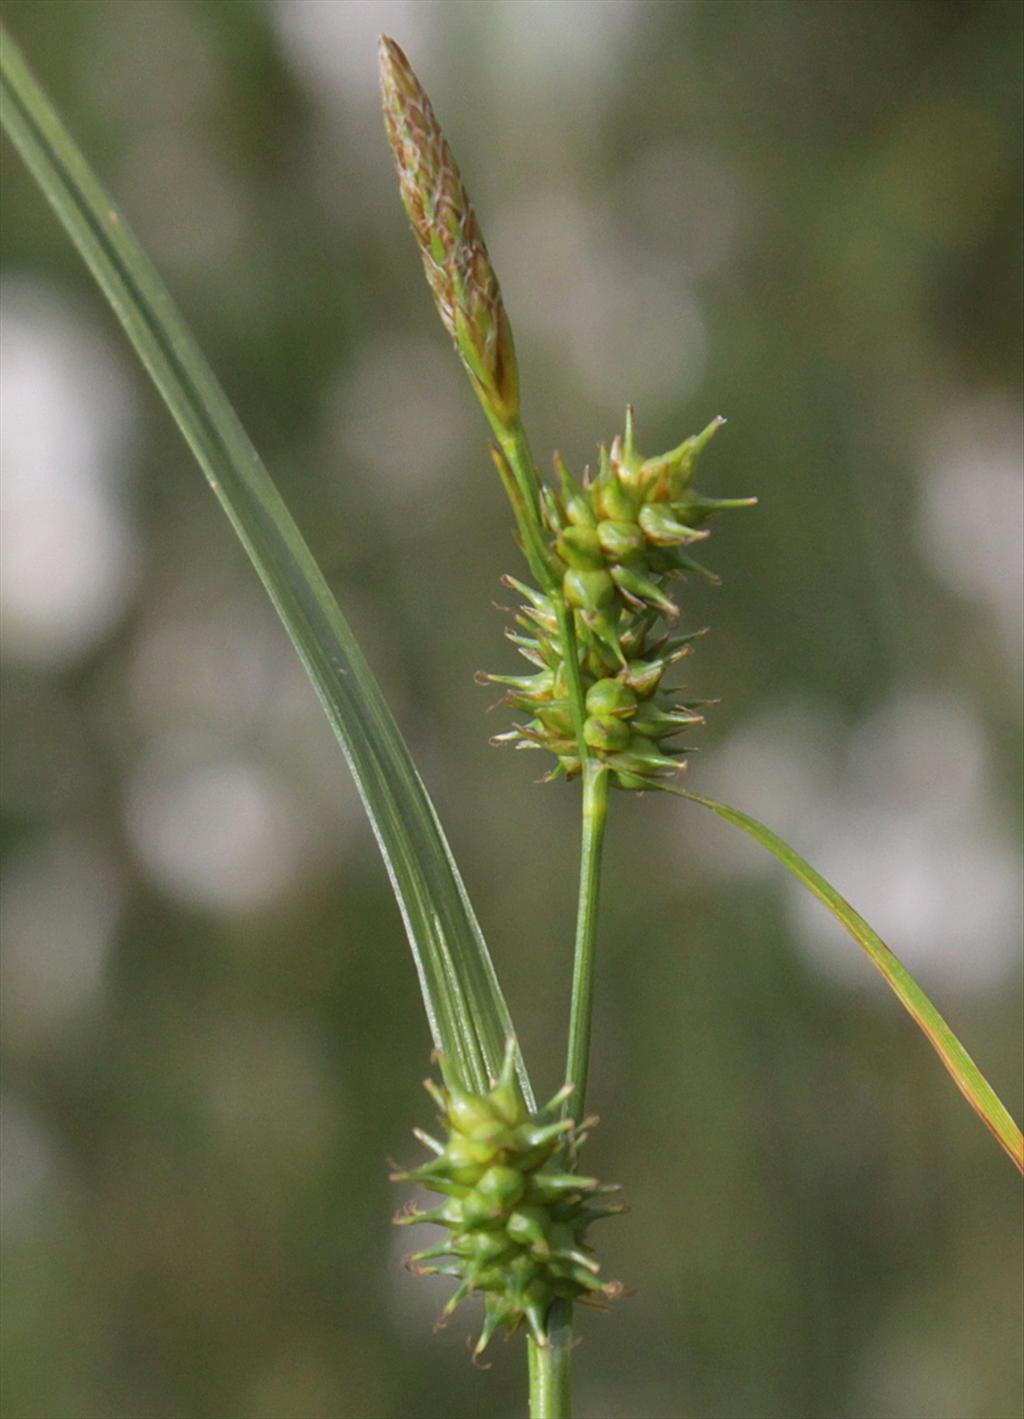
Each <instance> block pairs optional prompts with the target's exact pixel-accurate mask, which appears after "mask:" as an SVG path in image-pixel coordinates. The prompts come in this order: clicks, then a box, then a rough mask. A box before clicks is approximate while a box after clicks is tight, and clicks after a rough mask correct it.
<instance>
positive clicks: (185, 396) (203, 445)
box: [0, 29, 532, 1103]
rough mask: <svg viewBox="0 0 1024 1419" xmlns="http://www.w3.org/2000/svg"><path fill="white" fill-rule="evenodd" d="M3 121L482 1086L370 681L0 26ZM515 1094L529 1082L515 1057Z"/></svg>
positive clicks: (451, 876)
mask: <svg viewBox="0 0 1024 1419" xmlns="http://www.w3.org/2000/svg"><path fill="white" fill-rule="evenodd" d="M0 97H2V118H3V127H4V129H5V130H6V132H7V133H8V135H9V136H10V138H11V140H12V142H13V143H14V145H15V147H16V148H17V149H18V151H19V153H20V154H21V156H22V158H23V159H24V160H25V162H26V164H27V166H28V167H29V169H30V171H31V172H32V174H33V176H34V178H35V179H36V181H37V183H38V184H39V186H40V188H41V189H42V191H43V193H44V195H45V196H46V198H47V200H48V201H49V203H50V205H51V206H52V208H53V209H54V211H55V212H56V214H57V216H58V217H59V219H60V221H61V223H62V224H63V226H64V228H65V230H66V231H67V232H68V234H69V236H70V237H71V239H72V241H73V242H74V244H75V246H76V247H77V248H78V251H79V252H80V254H81V255H82V257H83V258H84V260H85V262H86V264H87V265H88V267H89V269H90V270H91V272H92V274H93V276H94V277H95V279H96V281H97V283H98V284H99V286H100V287H101V289H102V291H103V293H104V295H105V296H106V298H107V300H108V301H109V303H110V305H111V306H112V308H113V310H114V312H115V314H116V315H117V317H118V319H119V320H120V322H121V324H122V325H123V327H124V329H125V331H126V333H127V334H128V336H129V338H130V340H131V341H132V344H133V345H134V346H135V350H136V352H137V354H138V355H139V357H140V359H141V360H142V362H143V364H144V365H145V367H146V369H147V370H148V371H149V374H150V376H151V377H152V379H153V382H154V384H155V385H156V386H157V389H158V390H159V392H160V394H161V395H162V397H163V399H164V401H165V402H166V404H167V406H168V408H169V409H170V411H171V413H172V414H173V416H174V418H175V420H176V421H177V423H178V426H179V427H180V429H181V431H182V433H183V434H184V436H185V438H186V440H187V441H188V443H189V446H190V447H191V449H192V451H193V453H194V454H195V456H196V458H197V460H198V462H199V464H200V466H201V467H202V469H203V472H204V473H205V474H206V478H207V481H208V483H209V485H210V487H211V488H212V490H213V491H214V493H215V494H216V496H217V498H218V500H219V502H220V504H221V506H222V508H223V509H224V511H225V512H226V514H227V516H228V518H229V519H230V521H231V523H232V525H233V527H234V529H235V531H236V533H237V534H238V536H239V538H240V540H241V542H242V544H243V546H244V547H245V550H246V552H247V553H248V555H249V557H250V559H251V561H252V563H253V565H254V567H255V568H256V571H257V572H258V574H259V576H260V579H261V580H262V582H263V584H264V586H265V588H266V590H267V592H268V593H269V595H270V598H271V600H272V601H273V603H274V606H275V607H276V608H277V611H278V614H279V615H280V617H281V620H282V621H283V622H284V625H285V629H286V630H287V632H288V634H289V636H290V637H291V640H292V642H293V644H294V646H295V649H296V651H297V652H298V654H299V657H300V659H301V660H302V663H303V665H304V666H305V669H306V671H307V673H308V675H309V677H310V679H311V681H312V682H313V685H314V688H315V690H316V693H317V695H318V696H319V698H320V701H321V704H322V705H323V707H324V710H325V712H326V714H327V717H328V719H329V720H330V723H331V726H332V728H333V729H334V732H335V734H336V736H337V738H338V740H339V743H340V744H341V747H342V749H343V751H344V753H345V756H346V758H347V760H348V763H349V766H350V768H351V770H352V773H353V776H354V778H355V781H356V784H357V787H358V790H359V793H360V795H361V797H362V801H363V804H364V807H365V808H366V812H367V815H368V817H369V819H370V823H371V826H372V828H373V831H374V834H375V836H376V838H377V842H378V844H379V846H380V850H381V854H382V856H383V858H384V862H385V865H386V867H387V871H388V874H389V876H390V879H391V884H392V887H393V889H394V893H395V897H396V899H397V901H398V904H399V908H400V910H401V913H402V918H403V921H404V923H405V928H406V933H407V935H408V938H409V943H410V946H411V947H412V952H413V957H414V960H415V964H416V969H417V972H418V975H419V979H420V985H421V990H422V994H423V1000H424V1006H425V1008H426V1012H427V1017H428V1021H429V1025H430V1030H431V1035H432V1038H433V1041H434V1044H435V1047H436V1048H437V1049H439V1050H441V1051H443V1053H444V1055H445V1064H446V1068H447V1069H448V1070H449V1071H450V1072H452V1073H453V1074H454V1075H455V1077H456V1078H457V1079H458V1080H459V1081H460V1082H462V1083H464V1084H465V1085H466V1086H468V1087H470V1088H473V1089H483V1088H484V1087H486V1084H487V1081H488V1077H489V1076H495V1075H497V1073H498V1071H499V1070H500V1067H501V1060H502V1055H503V1052H504V1044H505V1040H506V1038H507V1036H508V1035H509V1034H511V1033H514V1032H513V1029H512V1022H511V1018H510V1016H509V1012H508V1008H507V1006H506V1004H505V1001H504V999H503V997H502V994H501V990H500V987H499V985H498V980H497V976H496V974H495V971H494V967H493V964H492V962H491V959H490V956H489V954H488V951H487V947H486V945H485V943H484V939H483V936H482V933H481V931H480V928H479V925H478V923H477V920H476V917H475V915H474V913H473V909H472V906H471V904H470V902H469V898H468V896H467V894H466V890H465V887H464V885H463V883H462V879H461V877H460V875H459V872H458V868H457V866H456V864H455V861H454V858H453V856H452V853H451V849H450V848H449V846H448V843H447V841H446V839H445V836H444V833H443V832H442V829H441V826H440V823H439V821H438V818H437V814H436V812H435V810H434V806H433V804H432V802H431V800H430V798H429V796H428V794H427V792H426V789H425V787H424V785H423V783H422V781H421V779H420V777H419V774H418V773H417V771H416V768H415V766H414V764H413V762H412V759H411V757H410V755H409V751H408V748H407V746H406V744H405V741H404V740H403V738H402V736H401V734H400V732H399V730H398V727H397V725H396V724H395V721H394V719H393V717H392V715H391V712H390V710H389V709H388V706H387V704H386V702H385V700H384V697H383V695H382V693H381V690H380V687H379V685H378V684H377V681H376V679H375V678H374V676H373V673H372V671H371V670H370V668H369V665H368V664H367V661H366V659H365V657H364V655H363V653H362V651H361V649H360V647H359V645H358V644H357V642H356V640H355V637H354V636H353V634H352V632H351V630H350V628H349V626H348V624H347V622H346V621H345V618H344V617H343V615H342V613H341V611H340V609H339V607H338V604H337V602H336V600H335V599H334V597H333V595H332V594H331V591H330V589H329V587H328V586H327V583H326V582H325V580H324V578H323V575H322V574H321V572H320V569H319V567H318V566H317V564H316V562H315V560H314V558H313V556H312V554H311V553H310V551H309V548H308V547H307V546H306V543H305V541H304V539H303V537H302V534H301V533H300V532H299V530H298V527H297V526H296V524H295V522H294V521H293V519H292V517H291V514H290V513H289V512H288V510H287V508H286V507H285V505H284V503H283V502H282V500H281V498H280V496H279V494H278V492H277V489H276V488H275V486H274V484H273V482H272V480H271V478H270V475H269V473H268V472H267V470H266V468H265V467H264V465H263V463H262V461H261V459H260V457H259V455H258V454H257V452H256V450H255V448H254V447H253V445H252V443H251V442H250V440H249V438H248V435H247V434H246V433H245V430H244V429H243V428H242V425H241V423H240V422H239V420H238V417H237V415H236V414H235V412H234V410H233V408H232V407H231V404H230V403H229V401H228V399H227V396H226V395H225V393H224V391H223V389H222V388H221V386H220V384H219V382H218V381H217V379H216V376H215V375H214V374H213V372H212V370H211V369H210V367H209V365H208V364H207V362H206V360H205V358H204V356H203V355H202V353H201V351H200V349H199V347H198V345H197V344H196V342H195V340H194V338H193V336H192V335H191V333H190V331H189V329H188V327H187V326H186V325H185V322H184V321H183V319H182V318H181V316H180V315H179V313H178V311H177V309H176V307H175V305H174V302H173V301H172V299H171V297H170V295H169V293H168V291H167V289H166V287H165V286H164V285H163V282H162V281H161V280H160V277H159V276H158V274H157V272H156V270H155V268H154V267H153V266H152V265H151V263H150V262H149V260H148V258H147V257H146V255H145V254H144V252H143V251H142V248H141V247H140V245H139V243H138V241H137V240H136V238H135V237H134V236H133V235H132V232H131V230H130V228H129V227H128V225H127V223H126V222H125V220H124V218H123V216H122V215H121V213H120V212H119V211H118V209H117V207H116V206H115V205H114V203H113V202H112V201H111V200H110V198H109V197H108V195H107V193H106V192H105V191H104V189H103V187H102V186H101V184H100V182H99V181H98V179H97V178H96V176H95V175H94V173H93V172H92V169H91V168H90V166H89V164H88V163H87V161H86V159H85V158H84V156H83V155H82V153H81V152H80V150H79V149H78V147H77V145H76V144H75V143H74V141H73V139H72V138H71V136H70V134H69V133H68V131H67V129H66V128H65V127H64V125H63V123H62V121H61V119H60V118H59V116H58V115H57V113H56V111H55V110H54V108H53V107H52V105H51V104H50V102H49V100H48V99H47V98H46V96H45V94H44V93H43V91H42V90H41V89H40V87H39V85H38V84H37V83H36V81H35V79H34V78H33V76H32V74H31V72H30V70H29V69H28V66H27V64H26V63H25V60H24V58H23V56H22V54H21V53H20V51H19V49H18V47H17V46H16V45H15V44H14V42H13V41H12V40H11V38H10V36H9V35H8V34H7V33H6V32H5V31H3V30H2V29H0ZM520 1076H521V1082H522V1084H523V1088H524V1091H525V1093H526V1095H527V1098H528V1101H530V1102H531V1103H532V1095H531V1094H530V1089H529V1082H528V1079H527V1077H526V1072H525V1068H524V1067H523V1065H522V1061H521V1060H520Z"/></svg>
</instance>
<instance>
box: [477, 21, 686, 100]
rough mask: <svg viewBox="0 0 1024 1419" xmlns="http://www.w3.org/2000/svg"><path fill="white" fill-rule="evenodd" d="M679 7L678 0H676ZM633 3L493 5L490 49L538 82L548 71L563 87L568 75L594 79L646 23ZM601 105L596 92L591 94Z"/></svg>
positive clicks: (496, 55)
mask: <svg viewBox="0 0 1024 1419" xmlns="http://www.w3.org/2000/svg"><path fill="white" fill-rule="evenodd" d="M677 3H679V0H677ZM645 9H646V7H645V6H641V5H637V4H636V0H589V3H588V4H587V5H586V6H581V4H580V0H516V3H515V4H514V5H507V4H502V5H497V6H495V7H494V8H493V10H492V11H491V13H492V14H493V16H494V18H495V20H496V22H497V23H498V26H499V31H498V38H497V40H496V42H495V43H494V44H493V45H492V48H491V52H492V54H493V55H494V57H495V58H498V57H499V56H500V59H501V61H502V62H503V63H504V64H507V63H508V62H509V60H512V61H514V62H516V63H517V64H518V66H519V67H520V69H521V70H523V71H524V72H525V74H526V76H527V80H529V79H530V78H533V79H534V80H535V81H536V82H540V81H541V80H543V79H545V78H546V77H548V76H550V75H551V74H552V73H554V74H555V75H557V76H558V80H559V82H560V83H564V82H565V79H566V77H567V75H572V76H579V78H581V79H582V78H587V79H591V78H596V77H597V76H599V75H600V73H601V70H602V68H603V66H604V65H605V64H606V63H607V62H608V61H609V59H611V58H612V57H613V56H614V55H616V54H618V53H621V50H622V46H623V44H625V43H626V42H627V40H628V38H629V36H630V33H631V32H635V31H636V29H637V28H639V27H641V26H642V25H643V24H644V22H645V19H646V15H645ZM594 101H595V102H599V101H600V90H599V89H598V93H596V94H595V95H594Z"/></svg>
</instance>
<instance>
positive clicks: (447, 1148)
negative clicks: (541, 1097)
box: [393, 1039, 624, 1355]
mask: <svg viewBox="0 0 1024 1419" xmlns="http://www.w3.org/2000/svg"><path fill="white" fill-rule="evenodd" d="M425 1087H426V1089H427V1090H428V1092H429V1093H430V1095H431V1097H432V1098H433V1099H434V1100H435V1101H436V1103H437V1104H438V1106H439V1108H440V1110H441V1115H440V1122H441V1124H442V1126H443V1127H444V1129H445V1131H446V1140H445V1142H444V1143H440V1142H438V1140H437V1139H435V1138H432V1137H431V1136H430V1135H429V1134H427V1133H424V1132H422V1130H420V1129H416V1130H414V1131H415V1134H416V1137H417V1138H418V1139H419V1140H420V1142H421V1143H423V1144H424V1145H425V1146H426V1147H428V1148H429V1149H430V1150H431V1151H432V1152H433V1153H434V1155H435V1156H434V1157H433V1158H432V1159H431V1160H430V1161H429V1162H427V1163H424V1164H423V1166H422V1167H419V1168H415V1169H413V1170H411V1171H409V1172H399V1173H395V1174H393V1178H394V1180H395V1181H399V1182H418V1183H422V1185H423V1186H424V1187H426V1188H429V1189H430V1190H431V1191H432V1192H438V1193H441V1194H443V1195H444V1196H445V1198H446V1201H445V1202H444V1203H443V1204H442V1205H441V1206H440V1207H435V1208H432V1209H431V1210H430V1211H427V1212H420V1211H418V1210H416V1209H415V1208H414V1207H410V1208H407V1209H406V1210H405V1211H403V1212H401V1213H399V1215H398V1216H397V1217H396V1218H395V1221H396V1222H398V1223H399V1224H400V1225H402V1226H405V1225H408V1224H409V1223H412V1222H434V1223H439V1224H440V1225H441V1226H444V1227H447V1228H448V1229H449V1235H448V1237H447V1238H445V1239H444V1240H443V1241H440V1242H438V1243H437V1245H436V1246H432V1247H428V1248H427V1249H426V1250H425V1251H421V1252H416V1253H414V1254H413V1255H412V1256H410V1257H409V1258H408V1259H407V1265H408V1266H409V1268H410V1270H412V1271H415V1272H417V1273H418V1274H420V1275H434V1276H436V1275H440V1276H452V1277H454V1278H455V1279H456V1280H457V1281H458V1283H459V1284H458V1286H457V1287H456V1290H455V1292H454V1293H453V1295H452V1297H451V1299H450V1300H449V1301H448V1303H447V1305H446V1306H445V1308H444V1310H443V1311H442V1313H441V1320H442V1322H443V1321H444V1320H446V1319H447V1318H448V1317H449V1316H450V1315H451V1314H452V1312H453V1311H454V1310H455V1308H456V1307H457V1306H458V1305H459V1304H460V1302H462V1301H463V1300H465V1298H466V1297H467V1296H469V1295H471V1294H473V1293H475V1292H477V1293H479V1294H480V1295H482V1296H483V1301H484V1324H483V1329H482V1331H481V1333H480V1338H479V1340H478V1341H477V1344H476V1347H475V1349H474V1352H473V1353H474V1355H479V1354H481V1353H482V1351H483V1350H484V1349H485V1348H486V1346H487V1344H488V1342H489V1341H490V1339H491V1337H492V1336H493V1334H494V1332H495V1331H496V1330H499V1329H505V1330H507V1331H508V1332H509V1333H510V1334H511V1333H513V1332H515V1331H516V1330H518V1329H519V1328H520V1326H522V1325H523V1324H525V1325H526V1326H527V1327H528V1329H529V1332H530V1334H531V1336H532V1337H533V1339H534V1340H535V1341H536V1343H537V1344H538V1345H541V1346H546V1345H547V1344H548V1334H547V1315H548V1310H549V1308H550V1306H551V1303H552V1301H554V1300H556V1299H557V1298H559V1297H561V1298H562V1299H564V1300H567V1301H584V1302H589V1303H590V1304H592V1305H594V1304H598V1305H599V1304H600V1303H601V1301H602V1300H603V1299H605V1298H613V1297H615V1296H617V1295H621V1294H622V1287H621V1286H620V1285H619V1284H618V1283H617V1282H605V1281H601V1280H600V1279H599V1278H598V1274H597V1273H598V1264H597V1262H596V1261H595V1260H594V1258H593V1256H592V1254H591V1250H590V1248H589V1246H588V1245H587V1241H586V1232H587V1228H588V1226H589V1225H590V1223H591V1222H594V1221H596V1220H597V1219H598V1218H600V1217H608V1216H611V1215H613V1214H615V1213H618V1212H622V1211H623V1210H624V1209H623V1207H622V1205H621V1204H617V1203H610V1202H608V1201H607V1200H606V1198H607V1194H609V1193H611V1192H616V1191H617V1190H618V1189H617V1188H616V1187H614V1186H609V1185H606V1184H601V1183H599V1182H598V1181H597V1179H596V1178H585V1177H580V1176H579V1174H578V1173H574V1172H567V1171H565V1170H564V1169H563V1168H560V1167H558V1166H557V1163H555V1162H554V1161H553V1160H554V1159H555V1155H556V1154H558V1153H559V1152H560V1150H562V1149H563V1148H568V1150H569V1152H570V1154H571V1155H572V1157H573V1159H574V1158H575V1153H576V1149H577V1148H578V1147H579V1145H580V1144H581V1143H582V1142H583V1141H584V1138H585V1136H586V1133H585V1129H581V1130H577V1129H576V1127H575V1125H574V1124H573V1122H572V1120H571V1119H568V1118H559V1111H560V1108H561V1105H562V1104H563V1103H564V1102H565V1100H566V1098H567V1097H568V1095H569V1094H570V1092H571V1086H570V1085H566V1086H565V1087H564V1088H562V1089H560V1090H559V1091H558V1093H557V1094H556V1095H555V1096H554V1098H553V1099H551V1100H550V1101H549V1102H548V1103H547V1104H546V1105H545V1106H544V1107H543V1108H542V1109H540V1110H539V1111H538V1112H537V1113H530V1112H529V1110H528V1109H527V1107H526V1105H525V1104H524V1103H523V1099H522V1095H521V1094H520V1092H519V1088H518V1085H517V1082H516V1075H515V1041H514V1040H511V1039H510V1040H509V1041H508V1046H507V1049H506V1052H505V1060H504V1063H503V1065H502V1070H501V1074H500V1075H499V1077H498V1079H497V1082H496V1083H495V1084H494V1086H493V1088H492V1089H491V1090H490V1092H489V1093H487V1094H483V1095H474V1094H468V1093H465V1092H464V1091H462V1090H461V1089H458V1088H451V1087H450V1088H447V1089H445V1088H441V1087H439V1086H438V1085H437V1084H435V1083H434V1082H433V1080H430V1079H428V1080H426V1081H425ZM549 1164H551V1165H552V1166H548V1165H549Z"/></svg>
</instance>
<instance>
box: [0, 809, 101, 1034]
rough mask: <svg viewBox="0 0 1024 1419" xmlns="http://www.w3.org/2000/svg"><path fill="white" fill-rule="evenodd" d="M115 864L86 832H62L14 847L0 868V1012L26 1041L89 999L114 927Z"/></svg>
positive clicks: (98, 979) (54, 1028)
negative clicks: (0, 880) (0, 985)
mask: <svg viewBox="0 0 1024 1419" xmlns="http://www.w3.org/2000/svg"><path fill="white" fill-rule="evenodd" d="M122 904H123V893H122V887H121V883H120V880H119V877H118V874H117V871H116V869H115V867H114V865H113V863H112V862H111V861H110V860H109V858H108V857H107V856H106V855H105V854H104V852H103V851H102V849H101V848H99V847H98V846H97V845H96V844H95V843H93V842H91V841H90V840H89V839H87V838H85V837H82V836H75V835H72V834H71V833H62V834H59V835H56V836H54V837H51V838H47V839H44V840H43V841H42V842H37V843H34V844H32V845H31V846H29V847H26V848H23V849H21V850H20V851H19V852H17V853H16V854H15V855H14V856H13V857H12V858H11V860H10V862H9V864H8V866H7V868H6V869H5V872H4V876H3V895H2V900H0V922H2V924H3V930H2V936H3V943H4V946H3V957H2V968H0V975H2V980H3V1020H4V1031H5V1033H6V1035H7V1037H8V1039H9V1040H10V1041H11V1042H12V1043H15V1044H19V1045H22V1046H26V1047H31V1045H32V1044H34V1043H35V1042H36V1041H37V1040H38V1039H40V1038H46V1037H49V1036H51V1035H53V1034H54V1033H55V1032H56V1031H57V1030H59V1029H60V1028H61V1027H62V1026H63V1025H65V1024H66V1023H68V1022H69V1021H71V1020H73V1019H74V1018H75V1017H76V1016H77V1015H78V1014H79V1013H80V1012H81V1011H82V1010H83V1009H86V1008H87V1007H88V1006H89V1005H90V1004H91V1003H92V1002H93V1000H94V998H95V996H96V994H97V992H98V991H99V989H100V988H101V986H102V983H103V974H104V969H105V967H106V963H107V959H108V957H109V954H110V949H111V946H112V945H113V942H114V936H115V933H116V931H117V926H118V922H119V920H120V916H121V910H122Z"/></svg>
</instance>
